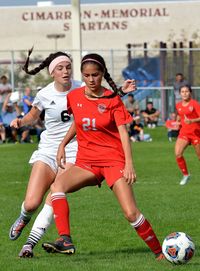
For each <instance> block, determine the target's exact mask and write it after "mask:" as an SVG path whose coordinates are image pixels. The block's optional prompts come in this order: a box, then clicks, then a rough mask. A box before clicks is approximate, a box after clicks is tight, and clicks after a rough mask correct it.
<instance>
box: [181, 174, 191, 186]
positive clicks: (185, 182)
mask: <svg viewBox="0 0 200 271" xmlns="http://www.w3.org/2000/svg"><path fill="white" fill-rule="evenodd" d="M189 180H190V175H184V176H183V178H182V180H181V181H180V185H185V184H187V183H188V182H189Z"/></svg>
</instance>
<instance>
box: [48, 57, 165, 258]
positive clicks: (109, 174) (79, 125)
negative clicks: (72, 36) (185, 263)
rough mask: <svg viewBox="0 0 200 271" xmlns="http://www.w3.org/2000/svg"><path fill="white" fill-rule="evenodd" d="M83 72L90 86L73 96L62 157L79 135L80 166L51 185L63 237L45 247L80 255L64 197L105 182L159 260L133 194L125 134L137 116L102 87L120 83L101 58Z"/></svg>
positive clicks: (85, 60) (84, 64) (84, 65)
mask: <svg viewBox="0 0 200 271" xmlns="http://www.w3.org/2000/svg"><path fill="white" fill-rule="evenodd" d="M81 72H82V76H83V79H84V82H85V84H86V86H84V87H81V88H78V89H76V90H74V91H73V92H71V93H69V94H68V97H67V104H68V113H73V116H74V123H73V124H72V126H71V128H70V130H69V132H68V133H67V134H66V136H65V138H64V140H63V141H62V143H61V144H60V146H59V150H58V154H57V162H58V165H59V166H60V167H63V164H62V163H64V162H65V154H64V146H66V145H67V144H68V143H69V142H70V140H71V139H72V138H73V137H74V136H75V134H76V135H77V141H78V153H77V158H76V163H75V166H74V167H72V168H71V169H69V170H68V171H67V172H65V173H63V174H62V175H61V176H60V177H57V178H56V180H55V183H54V184H53V185H52V186H51V192H52V195H51V199H52V206H53V210H54V217H55V223H56V227H57V230H58V233H59V235H60V238H59V239H58V240H56V241H55V242H52V243H50V242H46V243H43V248H44V249H45V250H46V251H47V252H59V253H64V254H70V253H74V252H75V247H74V245H73V243H72V241H71V237H70V225H69V206H68V202H67V199H66V197H65V193H70V192H75V191H77V190H79V189H81V188H83V187H86V186H95V185H99V186H100V185H101V182H102V181H103V180H104V179H106V182H107V184H108V186H109V187H110V188H111V189H112V191H113V192H114V194H115V196H116V198H117V199H118V201H119V204H120V205H121V208H122V210H123V212H124V215H125V217H126V219H127V220H128V221H129V222H130V224H131V226H132V227H133V228H134V229H135V230H136V231H137V233H138V235H139V236H140V237H141V238H142V239H143V240H144V241H145V243H146V244H147V245H148V246H149V247H150V249H151V250H152V251H153V253H154V254H155V255H156V257H157V259H158V260H160V259H162V258H163V257H164V256H163V255H162V249H161V246H160V243H159V241H158V239H157V237H156V235H155V233H154V231H153V229H152V227H151V225H150V224H149V222H148V221H147V220H146V219H145V217H144V216H143V215H142V213H141V212H140V211H139V209H138V208H137V205H136V200H135V197H134V194H133V191H132V184H133V183H134V182H135V181H136V173H135V169H134V167H133V161H132V155H131V146H130V141H129V136H128V132H127V130H126V124H127V123H130V122H132V117H131V115H130V114H129V113H128V112H127V110H126V109H125V107H124V104H123V103H122V101H121V99H120V98H119V97H118V96H116V93H114V94H113V93H112V92H111V91H110V90H108V89H106V88H105V87H103V86H102V85H101V83H102V79H103V77H104V78H105V79H106V81H107V82H108V84H109V85H110V86H111V87H112V88H113V90H114V91H115V92H116V85H115V83H114V82H113V80H112V79H111V77H110V74H109V73H108V71H107V68H106V65H105V62H104V59H103V58H102V57H101V56H100V55H97V54H89V55H86V56H85V57H84V58H83V59H82V62H81ZM62 160H63V161H62Z"/></svg>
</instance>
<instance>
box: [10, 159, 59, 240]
mask: <svg viewBox="0 0 200 271" xmlns="http://www.w3.org/2000/svg"><path fill="white" fill-rule="evenodd" d="M54 179H55V172H54V171H53V170H52V169H51V168H50V166H48V165H47V164H46V163H44V162H42V161H37V162H35V163H34V165H33V168H32V171H31V175H30V178H29V183H28V187H27V191H26V196H25V200H24V202H23V203H22V207H21V213H20V216H19V217H18V218H17V220H16V221H15V222H14V224H13V225H12V226H11V229H10V233H9V237H10V239H11V240H16V239H17V238H18V237H19V236H20V234H21V232H22V230H23V228H24V227H25V226H26V225H27V224H28V222H29V221H30V219H31V217H32V215H33V213H34V211H35V210H36V209H37V208H38V207H39V205H40V204H41V202H42V200H43V196H44V195H45V193H46V192H47V190H48V189H49V187H50V185H51V184H52V182H53V181H54Z"/></svg>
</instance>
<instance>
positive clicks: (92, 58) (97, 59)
mask: <svg viewBox="0 0 200 271" xmlns="http://www.w3.org/2000/svg"><path fill="white" fill-rule="evenodd" d="M86 63H93V64H96V65H97V66H98V67H99V70H100V71H102V72H103V73H104V78H105V80H106V82H107V83H108V84H109V86H110V87H111V88H112V90H113V93H112V94H110V95H106V96H100V97H98V98H112V97H115V96H116V95H118V92H120V94H122V93H123V92H122V90H121V88H118V87H117V85H116V84H115V82H114V81H113V79H112V78H111V76H110V74H109V72H108V70H107V67H106V63H105V61H104V59H103V57H102V56H100V55H98V54H94V53H93V54H87V55H85V56H84V57H83V58H82V61H81V72H82V71H83V67H84V64H86ZM90 96H91V97H92V98H97V97H96V96H93V95H90Z"/></svg>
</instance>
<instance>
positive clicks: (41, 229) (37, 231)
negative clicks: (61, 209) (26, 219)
mask: <svg viewBox="0 0 200 271" xmlns="http://www.w3.org/2000/svg"><path fill="white" fill-rule="evenodd" d="M52 220H53V208H52V207H51V206H50V205H48V204H45V205H44V207H43V208H42V210H41V211H40V213H39V214H38V216H37V217H36V219H35V222H34V224H33V227H32V229H31V232H30V234H29V237H28V239H27V242H26V244H31V245H32V247H34V246H35V245H36V244H37V243H38V242H39V240H40V239H41V238H42V236H43V235H44V234H45V232H46V230H47V229H48V228H49V226H50V225H51V223H52Z"/></svg>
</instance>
